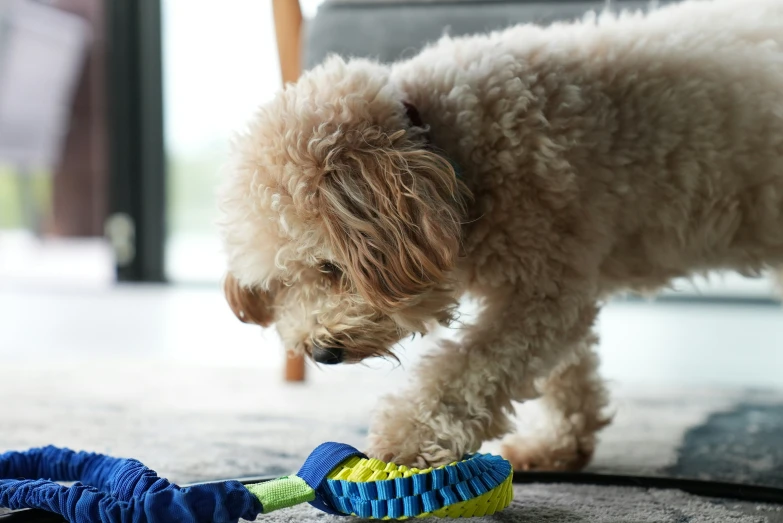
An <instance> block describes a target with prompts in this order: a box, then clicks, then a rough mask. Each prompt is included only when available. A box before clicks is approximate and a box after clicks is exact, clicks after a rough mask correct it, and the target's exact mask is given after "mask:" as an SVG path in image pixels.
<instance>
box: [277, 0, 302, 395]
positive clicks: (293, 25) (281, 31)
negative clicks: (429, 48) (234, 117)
mask: <svg viewBox="0 0 783 523" xmlns="http://www.w3.org/2000/svg"><path fill="white" fill-rule="evenodd" d="M272 10H273V13H274V20H275V36H276V37H277V55H278V57H279V58H280V72H281V74H282V78H283V84H287V83H289V82H295V81H296V80H297V79H298V78H299V75H300V74H301V72H302V9H301V6H300V5H299V0H272ZM285 380H286V381H304V380H305V361H304V357H302V356H301V355H295V354H291V353H289V355H288V358H287V359H286V362H285Z"/></svg>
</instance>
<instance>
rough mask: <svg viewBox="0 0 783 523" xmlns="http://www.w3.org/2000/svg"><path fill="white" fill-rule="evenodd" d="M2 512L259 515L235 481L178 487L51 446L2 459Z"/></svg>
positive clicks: (140, 517) (79, 521) (136, 465)
mask: <svg viewBox="0 0 783 523" xmlns="http://www.w3.org/2000/svg"><path fill="white" fill-rule="evenodd" d="M32 478H35V479H32ZM49 479H51V480H53V481H49ZM54 481H68V482H71V481H75V482H77V483H76V484H74V485H73V486H72V487H65V486H62V485H59V484H57V483H55V482H54ZM0 507H5V508H10V509H12V510H16V509H23V508H38V509H43V510H48V511H49V512H54V513H56V514H60V515H61V516H63V518H64V519H66V520H67V521H69V522H71V523H97V522H101V523H115V522H116V523H170V522H174V521H176V522H178V523H179V522H185V523H234V522H237V521H238V520H239V519H240V518H242V519H247V520H251V521H252V520H254V519H255V518H256V516H257V515H258V514H259V513H260V512H262V510H263V507H262V506H261V504H260V503H259V502H258V500H257V499H256V498H255V497H254V496H253V495H252V494H250V492H248V490H247V489H246V488H245V487H244V485H242V484H241V483H239V482H237V481H226V482H219V483H210V484H205V485H198V486H193V487H187V488H181V487H179V486H177V485H174V484H172V483H169V482H168V481H167V480H165V479H163V478H159V477H158V476H157V474H156V473H155V472H154V471H153V470H150V469H148V468H147V467H145V466H144V465H142V464H141V463H140V462H138V461H136V460H132V459H118V458H112V457H109V456H104V455H101V454H93V453H87V452H74V451H72V450H69V449H60V448H56V447H51V446H50V447H44V448H38V449H31V450H29V451H26V452H7V453H5V454H0Z"/></svg>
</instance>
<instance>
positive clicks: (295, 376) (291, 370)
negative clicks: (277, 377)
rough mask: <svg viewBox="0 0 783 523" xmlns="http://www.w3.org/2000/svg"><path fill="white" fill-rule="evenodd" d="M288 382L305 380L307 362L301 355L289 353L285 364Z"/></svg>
mask: <svg viewBox="0 0 783 523" xmlns="http://www.w3.org/2000/svg"><path fill="white" fill-rule="evenodd" d="M285 380H286V381H304V380H305V360H304V357H303V356H302V355H301V354H294V353H289V354H288V359H287V360H286V362H285Z"/></svg>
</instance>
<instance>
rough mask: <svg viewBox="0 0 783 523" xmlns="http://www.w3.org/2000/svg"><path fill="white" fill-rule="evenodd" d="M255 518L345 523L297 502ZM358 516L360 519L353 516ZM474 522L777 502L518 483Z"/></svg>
mask: <svg viewBox="0 0 783 523" xmlns="http://www.w3.org/2000/svg"><path fill="white" fill-rule="evenodd" d="M258 521H266V522H269V523H294V522H300V521H318V522H319V523H345V521H346V520H345V518H341V517H333V516H326V515H323V514H321V513H319V512H317V511H316V510H315V509H312V508H310V507H309V506H301V507H296V508H293V509H289V510H286V511H281V512H273V513H272V514H269V515H266V516H262V517H260V518H259V519H258ZM352 521H361V520H358V519H357V520H352ZM471 521H475V522H476V523H486V522H489V521H492V522H496V523H497V522H509V523H511V522H524V523H780V522H783V508H781V507H779V506H772V505H764V504H756V503H737V502H727V501H720V500H709V499H704V498H700V497H696V496H691V495H688V494H684V493H682V492H679V491H676V490H645V489H640V488H630V487H627V488H623V487H615V488H611V487H593V486H579V485H520V486H517V487H516V488H515V495H514V501H513V503H512V504H511V506H510V507H509V508H507V509H506V510H504V511H503V512H500V513H498V514H495V515H494V516H490V517H486V518H475V519H473V520H471Z"/></svg>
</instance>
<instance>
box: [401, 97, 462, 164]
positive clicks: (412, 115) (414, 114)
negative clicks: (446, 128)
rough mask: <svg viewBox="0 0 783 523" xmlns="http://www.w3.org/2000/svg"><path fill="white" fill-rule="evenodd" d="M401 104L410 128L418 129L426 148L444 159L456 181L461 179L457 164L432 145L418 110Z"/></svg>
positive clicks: (405, 103)
mask: <svg viewBox="0 0 783 523" xmlns="http://www.w3.org/2000/svg"><path fill="white" fill-rule="evenodd" d="M402 104H403V105H404V106H405V114H406V115H407V116H408V121H409V122H410V124H411V126H412V127H418V128H419V129H421V130H422V131H421V132H422V136H424V139H425V140H426V143H427V148H428V149H431V150H433V151H435V152H437V153H438V154H440V155H441V156H443V158H445V159H446V160H447V161H448V162H449V163H450V164H451V166H452V168H453V169H454V174H455V175H456V176H457V179H461V178H462V171H461V170H460V167H459V165H458V164H457V162H455V161H454V160H452V159H451V158H450V157H449V156H447V155H446V154H444V153H443V151H437V150H436V148H435V146H434V144H433V143H432V139H431V137H430V130H429V127H427V125H425V123H424V120H422V119H421V114H419V110H418V109H416V106H415V105H413V104H412V103H409V102H402Z"/></svg>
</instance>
